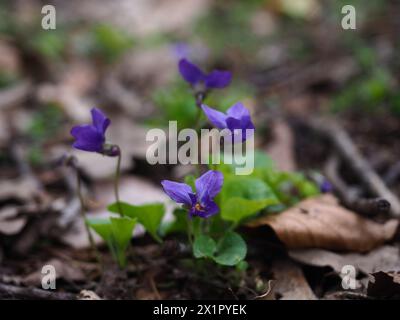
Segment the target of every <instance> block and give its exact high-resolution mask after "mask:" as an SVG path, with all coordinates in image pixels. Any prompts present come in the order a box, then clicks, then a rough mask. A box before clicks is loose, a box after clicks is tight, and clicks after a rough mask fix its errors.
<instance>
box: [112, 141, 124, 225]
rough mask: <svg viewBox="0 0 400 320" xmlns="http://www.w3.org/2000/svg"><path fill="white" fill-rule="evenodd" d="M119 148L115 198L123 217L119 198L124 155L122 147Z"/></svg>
mask: <svg viewBox="0 0 400 320" xmlns="http://www.w3.org/2000/svg"><path fill="white" fill-rule="evenodd" d="M116 147H117V148H118V158H117V167H116V170H115V179H114V194H115V200H116V201H117V206H118V213H119V215H120V216H121V217H122V216H123V215H124V214H123V211H122V206H121V202H120V199H119V178H120V175H121V159H122V155H121V149H120V147H119V146H116Z"/></svg>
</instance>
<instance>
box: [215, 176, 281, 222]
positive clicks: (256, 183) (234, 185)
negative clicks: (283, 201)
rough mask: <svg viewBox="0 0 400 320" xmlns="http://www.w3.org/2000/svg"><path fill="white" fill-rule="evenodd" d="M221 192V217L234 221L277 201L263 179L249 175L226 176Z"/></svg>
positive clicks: (238, 220) (240, 219)
mask: <svg viewBox="0 0 400 320" xmlns="http://www.w3.org/2000/svg"><path fill="white" fill-rule="evenodd" d="M221 193H222V195H221V217H222V218H223V219H225V220H228V221H232V222H234V223H239V222H240V221H242V220H243V219H245V218H248V217H250V216H252V215H254V214H256V213H257V212H259V211H260V210H262V209H264V208H265V207H267V206H270V205H276V204H278V203H279V201H278V198H277V197H276V195H275V193H274V192H273V191H272V189H271V188H270V187H269V186H268V185H267V184H266V183H265V182H264V181H263V180H261V179H258V178H254V177H249V176H227V178H226V179H225V183H224V186H223V188H222V192H221Z"/></svg>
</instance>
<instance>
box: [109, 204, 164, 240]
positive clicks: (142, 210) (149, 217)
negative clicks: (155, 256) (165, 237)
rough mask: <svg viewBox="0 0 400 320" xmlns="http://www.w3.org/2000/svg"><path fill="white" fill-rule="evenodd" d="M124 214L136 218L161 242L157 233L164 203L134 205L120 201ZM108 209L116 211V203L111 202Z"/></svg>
mask: <svg viewBox="0 0 400 320" xmlns="http://www.w3.org/2000/svg"><path fill="white" fill-rule="evenodd" d="M120 206H121V209H122V212H123V213H124V215H126V216H128V217H131V218H137V220H138V222H139V223H140V224H142V225H143V227H144V228H145V229H146V231H147V232H148V233H150V235H151V236H152V237H153V238H154V239H155V240H156V241H158V242H162V240H161V238H160V236H159V235H158V229H159V227H160V224H161V221H162V218H163V216H164V211H165V208H164V205H163V204H161V203H151V204H144V205H140V206H134V205H131V204H128V203H125V202H121V203H120ZM108 210H110V211H111V212H115V213H118V212H119V210H118V203H113V204H111V205H110V206H108Z"/></svg>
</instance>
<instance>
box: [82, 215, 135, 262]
mask: <svg viewBox="0 0 400 320" xmlns="http://www.w3.org/2000/svg"><path fill="white" fill-rule="evenodd" d="M86 222H87V223H88V225H89V226H90V227H91V228H92V229H93V230H94V231H95V232H96V233H97V234H98V235H99V236H100V237H102V238H103V240H104V241H105V242H106V243H107V245H108V247H109V248H110V251H111V253H112V255H113V257H114V259H115V260H116V261H117V262H118V264H119V266H120V267H125V265H126V256H125V252H126V249H127V248H128V245H129V242H130V240H131V237H132V232H133V228H134V227H135V225H136V219H131V218H129V217H116V218H114V217H111V218H110V219H96V218H94V219H87V221H86Z"/></svg>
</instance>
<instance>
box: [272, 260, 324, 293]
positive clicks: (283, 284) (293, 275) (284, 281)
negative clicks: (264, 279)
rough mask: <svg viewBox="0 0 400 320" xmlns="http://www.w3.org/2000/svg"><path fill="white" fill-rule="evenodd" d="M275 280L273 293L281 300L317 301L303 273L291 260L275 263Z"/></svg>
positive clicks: (273, 267)
mask: <svg viewBox="0 0 400 320" xmlns="http://www.w3.org/2000/svg"><path fill="white" fill-rule="evenodd" d="M272 272H273V274H274V278H275V280H276V281H275V284H274V287H273V293H274V295H275V297H276V298H277V299H281V300H316V296H315V295H314V293H313V291H312V290H311V288H310V286H309V285H308V282H307V280H306V278H305V277H304V274H303V271H302V270H301V268H300V267H298V266H297V265H296V264H295V263H293V262H291V261H290V260H285V261H275V262H274V264H273V266H272Z"/></svg>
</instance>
